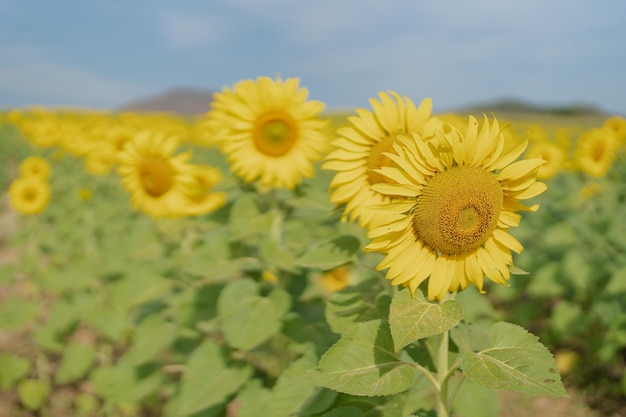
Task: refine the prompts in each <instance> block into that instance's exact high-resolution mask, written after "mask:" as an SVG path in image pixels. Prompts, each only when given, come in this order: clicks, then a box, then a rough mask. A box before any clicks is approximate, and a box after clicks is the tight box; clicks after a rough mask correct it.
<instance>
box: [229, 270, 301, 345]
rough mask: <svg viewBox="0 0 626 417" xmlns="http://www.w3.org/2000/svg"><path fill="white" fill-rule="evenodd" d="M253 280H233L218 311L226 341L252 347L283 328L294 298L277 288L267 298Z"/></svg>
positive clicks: (230, 343)
mask: <svg viewBox="0 0 626 417" xmlns="http://www.w3.org/2000/svg"><path fill="white" fill-rule="evenodd" d="M259 291H260V287H259V285H258V284H257V283H256V282H254V281H252V280H250V279H241V280H236V281H232V282H230V283H229V284H228V285H226V287H225V288H224V290H222V293H221V294H220V297H219V299H218V302H217V311H218V316H219V319H220V323H221V328H222V330H223V331H224V337H225V338H226V342H227V343H228V344H229V345H230V346H232V347H234V348H237V349H244V350H249V349H252V348H254V347H255V346H257V345H259V344H260V343H263V342H265V341H266V340H268V339H269V338H270V337H271V336H272V335H274V334H275V333H276V332H278V331H279V330H280V327H281V325H282V320H281V319H282V317H283V315H284V314H285V313H286V312H287V311H288V310H289V307H290V305H291V297H290V296H289V294H288V293H287V292H285V291H283V290H281V289H279V288H275V289H273V290H271V291H270V292H269V294H268V295H267V296H266V297H265V296H262V295H260V294H259Z"/></svg>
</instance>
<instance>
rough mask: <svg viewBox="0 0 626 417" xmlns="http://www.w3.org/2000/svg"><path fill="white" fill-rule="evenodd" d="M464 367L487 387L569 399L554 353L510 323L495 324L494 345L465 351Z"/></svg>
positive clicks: (473, 377) (492, 333)
mask: <svg viewBox="0 0 626 417" xmlns="http://www.w3.org/2000/svg"><path fill="white" fill-rule="evenodd" d="M461 368H462V369H463V373H464V374H465V375H467V376H468V377H470V378H471V379H472V380H473V381H474V382H476V383H477V384H479V385H482V386H485V387H488V388H499V389H508V390H512V391H520V392H524V393H526V394H531V395H552V396H558V397H566V396H567V393H566V392H565V388H563V385H562V384H561V377H560V376H559V371H558V368H557V366H556V362H555V361H554V359H553V357H552V354H551V353H550V352H549V351H548V349H547V348H546V347H545V346H544V345H542V344H541V343H539V342H538V338H537V337H536V336H533V335H531V334H529V333H528V332H527V331H526V330H524V329H523V328H521V327H519V326H516V325H514V324H511V323H505V322H498V323H495V324H494V325H493V326H492V327H491V346H490V347H489V348H487V349H484V350H482V351H479V352H476V353H474V352H465V353H464V354H463V357H462V360H461Z"/></svg>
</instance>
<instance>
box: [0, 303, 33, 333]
mask: <svg viewBox="0 0 626 417" xmlns="http://www.w3.org/2000/svg"><path fill="white" fill-rule="evenodd" d="M39 310H40V303H39V302H36V301H28V300H24V299H23V298H21V297H18V296H17V295H13V296H11V297H9V299H8V300H5V301H3V303H2V305H1V306H0V329H19V328H21V327H23V326H24V325H26V324H27V323H28V322H30V321H31V320H34V319H35V318H36V317H37V316H38V315H39Z"/></svg>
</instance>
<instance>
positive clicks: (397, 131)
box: [322, 91, 441, 227]
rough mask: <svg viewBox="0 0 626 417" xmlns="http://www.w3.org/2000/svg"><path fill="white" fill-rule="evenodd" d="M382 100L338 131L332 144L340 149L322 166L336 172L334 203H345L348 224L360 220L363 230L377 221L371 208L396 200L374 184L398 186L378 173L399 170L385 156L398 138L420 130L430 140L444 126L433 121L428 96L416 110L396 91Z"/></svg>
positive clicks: (332, 191)
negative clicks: (350, 221) (435, 129)
mask: <svg viewBox="0 0 626 417" xmlns="http://www.w3.org/2000/svg"><path fill="white" fill-rule="evenodd" d="M378 97H379V98H380V101H378V100H376V99H373V98H372V99H370V105H371V106H372V109H373V111H369V110H366V109H357V110H356V113H357V116H351V117H349V118H348V121H349V123H350V125H349V126H346V127H342V128H340V129H339V130H338V131H337V133H338V135H339V137H338V138H337V139H335V140H334V141H333V143H332V145H333V146H334V148H335V149H334V150H333V151H332V152H331V153H330V154H329V155H328V156H327V157H326V162H325V163H324V165H322V168H323V169H328V170H334V171H337V174H335V176H334V177H333V179H332V181H331V183H330V200H331V201H332V202H333V203H335V204H345V207H344V214H343V220H348V219H351V220H357V219H358V222H359V225H360V226H361V227H365V226H369V225H371V224H373V223H375V222H376V217H377V215H376V213H377V211H376V210H372V209H371V208H370V206H372V205H375V204H383V203H386V202H389V201H392V200H393V199H394V196H393V195H387V194H384V193H380V192H377V191H375V190H373V189H372V188H371V186H372V185H375V184H378V183H394V180H393V179H392V178H389V177H387V176H385V175H381V174H380V173H378V172H377V171H376V170H377V169H379V168H381V167H387V166H395V163H394V162H393V161H392V159H391V158H390V157H389V156H387V155H386V153H388V152H392V153H393V145H394V143H395V142H396V138H397V137H398V135H407V134H410V132H416V133H419V135H420V138H422V139H423V140H427V139H429V138H431V137H432V132H433V131H434V128H435V127H436V126H440V125H441V122H440V121H439V120H438V119H436V118H431V111H432V101H431V100H430V99H428V98H427V99H424V100H423V101H422V102H421V103H420V105H419V107H416V106H415V104H413V102H412V101H411V100H410V99H409V98H408V97H405V96H400V95H398V94H397V93H395V92H393V91H389V92H388V94H387V93H384V92H381V93H379V94H378ZM394 100H395V101H394Z"/></svg>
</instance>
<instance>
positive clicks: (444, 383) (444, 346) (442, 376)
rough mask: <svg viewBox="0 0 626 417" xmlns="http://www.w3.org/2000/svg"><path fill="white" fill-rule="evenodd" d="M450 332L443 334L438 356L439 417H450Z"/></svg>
mask: <svg viewBox="0 0 626 417" xmlns="http://www.w3.org/2000/svg"><path fill="white" fill-rule="evenodd" d="M449 336H450V334H449V331H447V330H446V331H445V332H443V333H442V334H441V343H440V344H439V352H438V355H437V382H438V384H439V393H438V396H437V417H448V381H449V379H448V378H449V375H448V349H449V341H450V339H449Z"/></svg>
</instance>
